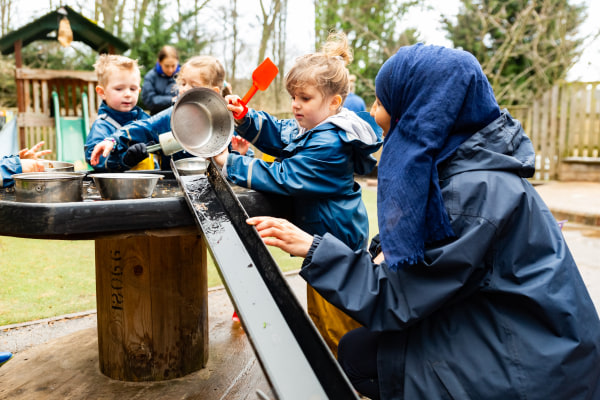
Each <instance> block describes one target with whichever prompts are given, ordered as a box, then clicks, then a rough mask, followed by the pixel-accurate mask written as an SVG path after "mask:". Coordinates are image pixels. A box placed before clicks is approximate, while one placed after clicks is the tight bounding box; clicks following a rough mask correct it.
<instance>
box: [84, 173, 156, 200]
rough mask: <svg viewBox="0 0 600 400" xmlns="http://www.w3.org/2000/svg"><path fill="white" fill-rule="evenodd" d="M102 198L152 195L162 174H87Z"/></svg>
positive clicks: (141, 197) (116, 198) (112, 198)
mask: <svg viewBox="0 0 600 400" xmlns="http://www.w3.org/2000/svg"><path fill="white" fill-rule="evenodd" d="M89 176H90V177H91V178H92V179H93V180H94V183H95V184H96V187H97V188H98V192H100V196H101V197H102V199H104V200H126V199H143V198H148V197H151V196H152V192H153V191H154V188H155V187H156V183H157V182H158V180H159V179H161V178H164V175H157V174H139V173H103V174H90V175H89Z"/></svg>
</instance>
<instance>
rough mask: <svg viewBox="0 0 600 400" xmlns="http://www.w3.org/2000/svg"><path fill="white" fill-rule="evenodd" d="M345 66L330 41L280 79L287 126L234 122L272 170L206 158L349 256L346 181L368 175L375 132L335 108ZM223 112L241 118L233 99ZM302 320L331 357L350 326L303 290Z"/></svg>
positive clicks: (259, 116) (342, 93) (358, 227)
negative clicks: (329, 237) (287, 104)
mask: <svg viewBox="0 0 600 400" xmlns="http://www.w3.org/2000/svg"><path fill="white" fill-rule="evenodd" d="M351 60H352V54H351V52H350V49H349V47H348V40H347V38H346V36H345V35H344V34H343V33H334V34H331V35H330V36H329V38H328V40H327V43H326V44H325V46H324V47H323V49H322V50H321V51H320V52H317V53H314V54H308V55H305V56H302V57H300V58H298V59H297V60H296V63H295V64H294V66H293V67H292V68H291V69H290V71H289V72H288V73H287V75H286V88H287V91H288V92H289V94H290V96H291V98H292V104H291V108H292V112H293V114H294V118H293V119H277V118H275V117H274V116H272V115H269V114H268V113H266V112H264V111H256V110H253V109H249V110H248V113H247V114H246V115H245V116H244V117H243V118H242V119H239V120H236V125H237V126H236V133H237V134H239V135H240V136H242V137H243V138H245V139H247V140H248V141H249V142H250V143H252V144H253V145H254V146H255V147H257V148H258V149H259V150H261V151H263V152H264V153H267V154H270V155H272V156H274V157H276V159H275V161H274V162H272V163H269V162H266V161H263V160H260V159H257V158H254V159H250V158H248V157H241V156H240V155H238V154H235V153H229V152H228V151H225V152H223V153H222V154H219V155H218V156H216V157H214V159H215V162H216V163H217V164H218V165H219V166H222V167H223V172H224V174H225V175H226V176H227V178H228V179H229V180H230V181H232V182H233V183H235V184H237V185H239V186H243V187H247V188H251V189H254V190H258V191H262V192H270V193H276V194H281V195H287V196H290V197H292V201H293V204H294V216H293V218H292V220H293V221H294V222H295V223H296V224H298V225H299V226H300V227H302V228H303V229H304V230H306V231H308V232H310V233H312V234H325V232H331V233H332V234H333V235H334V236H336V237H337V238H339V239H340V240H342V241H343V242H344V243H346V244H347V245H348V246H350V247H352V248H353V249H356V250H358V249H362V248H365V246H366V244H367V240H368V235H369V223H368V217H367V212H366V209H365V205H364V204H363V201H362V194H361V187H360V185H359V184H358V183H357V182H355V180H354V174H361V175H364V174H368V173H369V172H371V171H372V170H373V168H374V167H375V164H376V160H375V158H374V157H373V156H372V153H374V152H375V151H377V149H379V147H380V146H381V144H382V139H381V130H380V129H379V128H378V127H377V125H376V124H375V121H374V120H373V119H372V118H371V117H370V116H369V114H368V113H362V114H356V113H354V112H351V111H349V110H347V109H345V108H343V107H342V105H343V104H344V99H345V98H346V96H347V94H348V86H349V81H348V70H347V68H346V66H347V64H348V63H349V62H350V61H351ZM226 99H227V100H228V102H229V103H230V104H229V109H230V110H231V111H233V112H234V115H236V113H240V112H241V111H242V110H243V106H242V105H241V103H240V101H239V100H240V98H239V97H238V96H234V95H232V96H226ZM307 296H308V313H309V315H310V316H311V318H312V319H313V321H314V323H315V325H316V326H317V328H318V329H319V331H320V333H321V335H322V336H323V338H324V339H325V341H326V342H327V344H328V345H329V347H330V349H331V350H332V352H333V353H334V354H336V352H337V343H338V341H339V339H340V338H341V336H342V335H343V334H345V333H346V332H347V331H348V330H350V329H353V328H356V327H358V326H359V325H358V323H357V322H355V321H354V320H352V319H351V318H350V317H348V316H347V315H345V314H344V313H343V312H341V311H340V310H339V309H337V308H335V307H334V306H332V305H331V304H330V303H328V302H327V301H325V300H324V299H323V298H322V297H321V296H320V295H319V294H318V293H317V292H316V291H314V290H313V289H312V288H311V287H308V292H307Z"/></svg>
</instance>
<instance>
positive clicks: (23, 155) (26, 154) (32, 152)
mask: <svg viewBox="0 0 600 400" xmlns="http://www.w3.org/2000/svg"><path fill="white" fill-rule="evenodd" d="M43 145H44V142H43V141H42V142H39V143H38V144H36V145H35V146H33V147H32V148H31V149H28V148H24V149H23V150H21V151H19V158H20V159H22V160H23V159H28V158H29V159H34V160H35V159H38V158H40V157H42V156H45V155H46V154H50V153H52V150H39V149H40V147H42V146H43ZM38 150H39V151H38ZM42 171H43V169H42Z"/></svg>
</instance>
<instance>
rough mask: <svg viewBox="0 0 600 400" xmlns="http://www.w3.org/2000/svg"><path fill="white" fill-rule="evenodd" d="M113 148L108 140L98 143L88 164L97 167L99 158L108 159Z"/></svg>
mask: <svg viewBox="0 0 600 400" xmlns="http://www.w3.org/2000/svg"><path fill="white" fill-rule="evenodd" d="M113 147H115V145H114V144H113V142H112V141H110V140H103V141H101V142H100V143H98V144H97V145H96V146H95V147H94V150H93V151H92V155H91V157H90V164H92V165H93V166H94V165H98V163H99V162H100V156H102V157H108V155H109V154H110V152H111V151H112V149H113Z"/></svg>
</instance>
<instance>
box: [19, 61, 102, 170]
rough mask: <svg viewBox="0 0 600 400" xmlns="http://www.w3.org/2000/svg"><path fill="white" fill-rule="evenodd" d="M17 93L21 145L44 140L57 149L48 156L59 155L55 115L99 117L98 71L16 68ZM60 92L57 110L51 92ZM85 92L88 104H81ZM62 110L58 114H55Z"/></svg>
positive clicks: (53, 148) (53, 157) (62, 116)
mask: <svg viewBox="0 0 600 400" xmlns="http://www.w3.org/2000/svg"><path fill="white" fill-rule="evenodd" d="M15 76H16V81H17V90H18V91H20V92H21V93H20V94H21V95H20V96H18V104H17V106H18V116H17V126H18V131H19V147H20V148H23V147H31V146H32V145H34V144H35V143H37V142H39V141H41V140H43V141H45V142H46V145H45V146H44V147H45V148H50V149H52V150H53V151H54V153H53V154H51V155H50V156H49V157H47V158H50V157H52V159H57V157H58V154H57V131H56V126H57V124H56V120H55V117H59V118H67V117H69V118H70V117H79V118H83V117H84V109H85V108H87V110H89V113H88V115H87V119H88V120H89V121H90V123H91V122H92V121H93V120H94V119H95V118H96V111H97V109H98V104H99V99H98V96H97V95H96V92H95V87H96V84H97V79H96V74H95V73H94V72H91V71H59V70H44V69H31V68H17V69H16V71H15ZM53 92H56V94H57V96H58V103H57V104H58V105H59V106H58V107H59V108H58V110H56V109H55V107H53V101H52V93H53ZM82 94H86V95H87V104H86V106H87V107H82V100H81V99H82V97H86V96H82ZM56 114H59V115H56Z"/></svg>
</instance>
